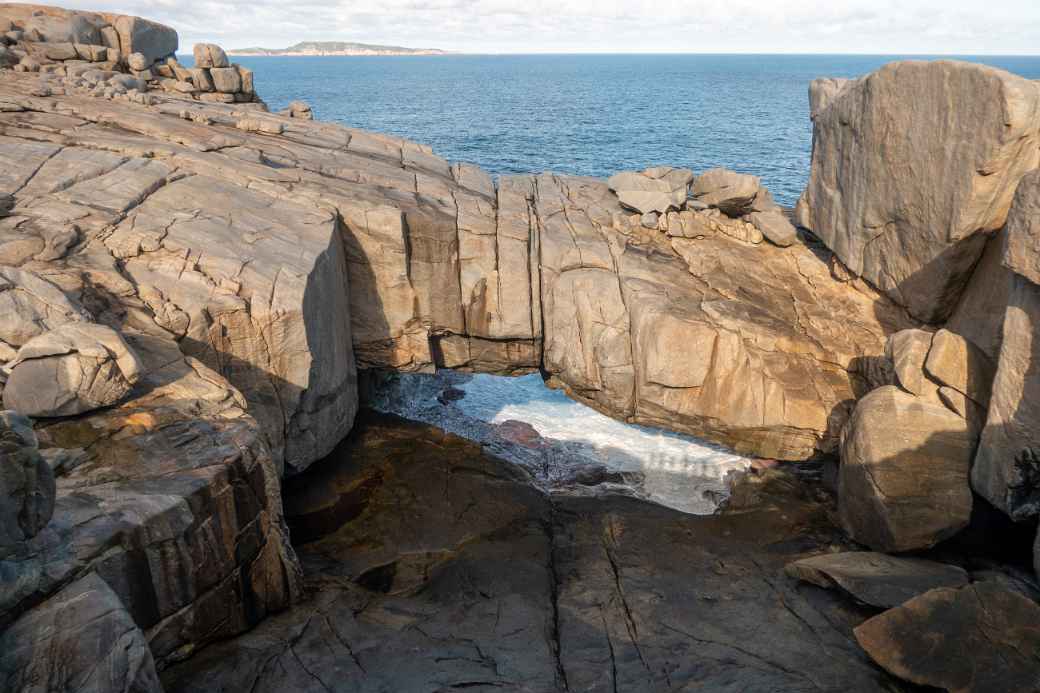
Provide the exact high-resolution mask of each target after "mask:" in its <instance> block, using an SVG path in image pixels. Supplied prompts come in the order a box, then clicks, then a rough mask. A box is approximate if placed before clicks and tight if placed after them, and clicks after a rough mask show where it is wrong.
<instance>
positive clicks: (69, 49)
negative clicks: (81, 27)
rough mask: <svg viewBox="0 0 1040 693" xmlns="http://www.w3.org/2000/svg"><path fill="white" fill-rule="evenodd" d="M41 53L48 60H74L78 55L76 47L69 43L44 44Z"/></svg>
mask: <svg viewBox="0 0 1040 693" xmlns="http://www.w3.org/2000/svg"><path fill="white" fill-rule="evenodd" d="M43 53H44V55H46V56H47V58H48V59H50V60H75V59H76V58H78V57H79V54H78V53H76V47H75V46H74V45H72V44H71V43H47V44H44V46H43Z"/></svg>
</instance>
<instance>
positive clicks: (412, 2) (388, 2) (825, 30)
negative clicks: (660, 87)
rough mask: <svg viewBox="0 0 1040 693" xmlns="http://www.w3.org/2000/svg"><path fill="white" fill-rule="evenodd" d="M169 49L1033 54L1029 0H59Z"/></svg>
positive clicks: (1039, 4)
mask: <svg viewBox="0 0 1040 693" xmlns="http://www.w3.org/2000/svg"><path fill="white" fill-rule="evenodd" d="M60 4H62V5H63V6H65V7H70V8H77V9H91V10H104V11H110V12H121V13H125V14H137V15H141V16H144V17H148V18H149V19H155V20H157V21H161V22H163V23H164V24H169V25H171V26H173V27H174V28H176V29H177V30H178V32H179V33H180V37H181V50H182V51H190V48H191V46H192V45H194V44H195V43H196V42H202V41H207V42H214V43H218V44H220V45H221V46H223V47H225V48H243V47H247V46H257V45H259V46H263V47H265V48H283V47H285V46H288V45H291V44H293V43H296V42H297V41H312V40H313V41H321V40H326V41H359V42H362V43H380V44H393V45H403V46H408V47H413V48H442V49H445V50H452V51H459V52H467V53H646V52H653V53H871V54H910V53H916V54H955V55H956V54H962V55H963V54H971V55H986V54H989V55H1036V54H1040V1H1038V0H831V1H830V2H825V1H821V0H627V1H619V0H301V1H300V2H293V1H292V0H227V1H219V0H64V2H62V3H60Z"/></svg>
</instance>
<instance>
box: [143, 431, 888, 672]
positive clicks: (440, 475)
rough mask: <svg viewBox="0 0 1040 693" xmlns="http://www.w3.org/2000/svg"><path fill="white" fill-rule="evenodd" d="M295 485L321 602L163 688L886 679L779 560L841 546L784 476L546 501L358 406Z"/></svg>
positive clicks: (436, 440)
mask: <svg viewBox="0 0 1040 693" xmlns="http://www.w3.org/2000/svg"><path fill="white" fill-rule="evenodd" d="M327 462H328V464H325V463H323V464H322V465H319V466H317V467H315V468H314V469H312V470H311V471H309V472H308V473H307V474H305V475H303V476H301V477H298V478H296V479H294V480H292V481H291V482H290V483H289V485H288V486H287V489H286V507H287V513H288V517H289V522H290V524H291V526H292V528H293V531H294V532H295V533H296V536H300V537H303V538H304V539H303V541H305V543H304V544H303V545H302V546H301V547H300V556H301V560H302V562H303V565H304V566H305V568H306V570H307V573H308V576H309V577H308V581H309V586H310V588H311V590H312V594H313V596H312V598H311V599H310V600H309V601H307V602H305V603H303V604H301V605H300V606H298V607H295V608H293V609H292V610H290V611H289V612H287V613H285V614H283V615H281V616H277V617H274V618H272V619H269V620H268V621H267V622H265V623H264V624H262V625H261V626H260V627H258V628H257V629H255V630H253V631H252V632H250V633H248V634H246V635H244V636H241V637H239V638H236V639H234V640H231V641H228V642H225V643H221V644H217V645H214V646H212V647H210V648H208V649H207V650H206V651H204V652H202V653H200V655H199V656H197V657H195V658H193V659H192V660H191V661H190V662H186V663H184V664H183V665H179V666H174V667H172V668H169V669H167V670H166V671H165V672H164V674H163V684H164V686H165V688H166V690H167V691H169V692H171V693H172V692H176V691H237V690H254V691H285V690H296V691H385V690H400V691H405V690H455V689H463V688H465V689H473V690H487V691H490V690H514V691H565V690H573V691H577V690H608V691H609V690H618V691H621V690H640V691H655V690H661V691H664V690H675V689H697V688H703V689H705V690H712V691H715V690H719V691H723V690H732V691H775V690H784V691H845V690H853V691H877V690H901V687H900V684H899V683H898V682H897V681H895V680H893V679H890V678H888V677H887V676H886V675H885V674H884V673H883V672H881V671H880V670H878V669H876V668H875V667H873V666H872V665H871V664H870V663H869V662H868V660H867V658H866V656H865V655H864V654H863V652H862V651H861V650H860V649H859V647H858V646H857V645H856V643H855V640H854V639H853V636H852V628H853V626H855V625H856V624H858V623H859V622H860V621H862V620H863V615H862V613H861V612H860V611H859V610H858V608H857V607H854V606H852V605H849V604H846V603H844V602H843V601H842V600H841V599H840V598H839V597H836V596H835V595H834V593H832V592H829V591H825V590H820V589H818V588H815V587H799V586H798V585H797V583H796V582H795V581H793V580H790V579H788V578H786V577H785V576H784V574H783V566H784V563H785V561H786V560H789V559H793V558H796V557H802V556H804V555H805V554H807V553H812V552H816V551H819V550H820V547H822V546H824V545H826V544H827V543H828V542H833V541H841V540H840V535H839V534H838V533H837V531H836V530H835V528H834V527H833V525H830V524H829V523H828V522H827V520H826V515H827V510H826V505H827V503H826V502H825V501H824V499H823V497H820V496H818V495H817V492H814V491H812V490H811V488H810V487H806V486H804V485H803V484H802V483H801V482H795V481H793V480H792V479H791V478H790V477H788V476H785V475H783V474H780V473H776V472H773V473H770V474H769V475H767V476H765V477H762V478H761V479H759V480H757V481H756V482H754V483H752V484H751V486H749V487H747V488H745V489H744V490H743V491H742V492H740V493H738V494H736V495H737V499H736V501H735V505H734V506H732V507H731V508H730V510H728V511H726V512H724V513H723V514H722V515H719V516H692V515H686V514H683V513H679V512H676V511H672V510H668V509H666V508H663V507H661V506H656V505H653V504H648V503H645V502H643V501H639V500H636V499H631V498H623V497H612V496H600V497H583V498H575V497H550V496H545V495H543V494H541V493H540V492H538V491H536V490H535V489H534V488H532V486H531V484H530V482H529V480H528V479H526V478H525V476H524V473H523V472H522V471H520V470H518V468H517V467H515V466H511V465H508V464H506V463H503V462H500V461H498V460H496V459H495V458H492V457H489V456H486V455H484V454H483V453H482V452H481V451H480V448H479V447H478V446H476V445H474V444H472V443H469V442H467V441H464V440H462V439H460V438H456V437H454V436H451V435H449V434H445V433H443V432H440V431H438V430H436V429H433V428H429V427H426V426H423V425H421V424H415V423H410V422H406V421H404V420H401V419H397V418H395V417H390V416H388V415H376V414H372V413H370V412H366V413H365V414H364V415H363V417H362V419H361V420H360V423H359V426H358V429H357V430H356V431H355V432H354V433H353V434H352V435H351V437H350V438H349V439H348V441H347V442H345V443H344V445H343V446H342V447H341V448H340V449H339V450H338V451H337V453H336V455H334V456H333V457H332V458H330V459H329V460H327Z"/></svg>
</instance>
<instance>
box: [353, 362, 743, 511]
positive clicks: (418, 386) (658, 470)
mask: <svg viewBox="0 0 1040 693" xmlns="http://www.w3.org/2000/svg"><path fill="white" fill-rule="evenodd" d="M447 387H454V388H457V389H458V390H461V391H462V393H463V394H464V396H463V397H461V398H460V399H456V400H454V401H451V402H450V403H442V402H440V401H438V399H437V397H438V394H439V393H440V392H442V391H443V390H444V389H445V388H447ZM370 406H373V408H375V409H379V410H381V411H387V412H391V413H395V414H398V415H400V416H404V417H406V418H410V419H415V420H419V421H423V422H425V423H429V424H432V425H435V426H438V427H440V428H443V429H445V430H447V431H450V432H452V433H455V434H458V435H461V436H463V437H467V438H470V439H472V440H476V441H477V442H482V443H491V444H492V446H493V448H494V449H493V451H494V452H495V453H496V454H499V455H500V456H502V457H505V458H506V459H511V460H512V461H515V462H518V463H520V464H524V465H525V466H526V467H528V468H529V469H532V470H533V471H535V472H536V474H537V468H538V467H539V466H540V465H541V464H542V462H540V461H539V460H542V459H543V458H544V459H545V460H551V462H549V465H551V466H553V467H557V468H559V467H571V468H578V467H588V466H590V465H592V466H595V467H601V468H605V469H606V470H609V471H612V472H621V473H623V474H624V475H625V477H626V479H632V481H631V482H629V483H628V484H627V485H628V487H629V488H630V490H631V491H632V492H634V493H635V495H638V496H640V497H642V498H645V499H647V500H652V501H654V502H657V503H660V504H661V505H665V506H668V507H670V508H674V509H676V510H681V511H683V512H688V513H694V514H709V513H712V512H714V511H715V509H716V508H717V507H718V504H719V502H720V500H721V499H722V498H724V497H725V496H726V495H727V493H728V486H727V484H726V477H727V476H728V475H729V474H730V473H732V472H736V471H743V470H746V469H747V468H748V467H749V465H750V460H749V459H748V458H746V457H741V456H739V455H734V454H732V453H730V452H728V451H726V450H724V449H723V448H721V447H719V446H715V445H712V444H710V443H706V442H704V441H701V440H698V439H697V438H694V437H692V436H687V435H681V434H678V433H672V432H669V431H663V430H660V429H655V428H649V427H645V426H636V425H632V424H626V423H622V422H620V421H616V420H614V419H611V418H610V417H608V416H605V415H603V414H600V413H599V412H597V411H596V410H594V409H592V408H591V407H587V406H585V405H584V404H580V403H578V402H576V401H574V400H572V399H571V398H569V397H568V396H567V395H566V394H564V393H563V392H561V391H558V390H553V389H551V388H549V387H547V386H546V385H545V383H544V382H543V381H542V378H541V376H540V375H539V374H537V373H534V374H531V375H526V376H522V377H512V378H510V377H504V376H495V375H485V374H477V375H472V376H470V375H462V374H457V373H451V372H440V373H438V374H437V375H433V376H431V375H400V376H394V378H393V379H392V380H389V381H387V383H385V384H384V385H383V386H382V387H380V388H379V389H378V390H377V392H376V393H375V394H374V396H373V397H372V398H371V400H370ZM510 420H512V421H522V422H524V423H527V424H529V425H530V426H532V427H533V428H534V429H535V430H536V431H537V432H538V434H539V435H540V436H541V437H542V438H543V439H546V442H547V443H548V444H549V447H548V449H544V450H536V451H531V450H528V449H525V448H523V447H521V446H512V447H510V446H509V445H506V446H505V447H503V445H502V444H501V441H499V440H496V439H495V434H494V430H495V425H497V424H502V423H504V422H506V421H510ZM549 465H547V466H549ZM542 476H543V478H544V477H552V476H554V475H553V474H552V472H549V473H548V474H546V475H542ZM562 476H564V477H566V474H563V475H562ZM549 480H550V481H551V479H549ZM609 486H611V487H612V488H614V489H617V486H618V484H617V483H613V484H609Z"/></svg>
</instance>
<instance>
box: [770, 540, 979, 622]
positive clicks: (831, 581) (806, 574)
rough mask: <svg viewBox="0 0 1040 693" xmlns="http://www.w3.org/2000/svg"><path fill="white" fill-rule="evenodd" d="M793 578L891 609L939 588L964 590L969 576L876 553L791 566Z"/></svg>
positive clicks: (932, 563)
mask: <svg viewBox="0 0 1040 693" xmlns="http://www.w3.org/2000/svg"><path fill="white" fill-rule="evenodd" d="M784 572H786V573H787V574H788V575H789V576H790V577H793V578H796V579H798V580H804V581H806V582H811V583H812V584H814V585H819V586H820V587H826V588H828V589H830V588H834V587H836V588H838V589H840V590H843V591H845V592H847V593H848V594H850V595H851V596H852V597H853V598H854V599H856V600H857V601H859V602H862V603H863V604H866V605H868V606H874V607H878V608H880V609H891V608H892V607H895V606H899V605H900V604H902V603H903V602H905V601H907V600H909V599H913V598H914V597H916V596H918V595H920V594H924V593H925V592H927V591H929V590H932V589H935V588H937V587H963V586H964V585H966V584H967V583H968V574H967V572H965V571H964V570H963V569H961V568H958V567H957V566H952V565H946V564H944V563H936V562H935V561H927V560H924V559H920V558H897V557H895V556H889V555H887V554H883V553H875V552H873V551H850V552H845V553H825V554H820V555H819V556H812V557H811V558H803V559H801V560H797V561H794V562H793V563H788V564H787V567H786V568H785V569H784Z"/></svg>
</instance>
